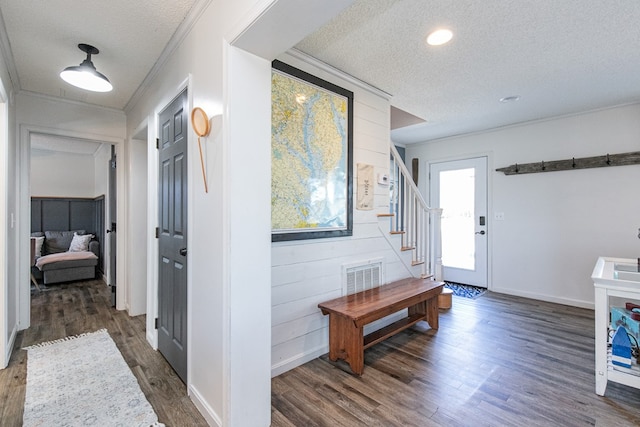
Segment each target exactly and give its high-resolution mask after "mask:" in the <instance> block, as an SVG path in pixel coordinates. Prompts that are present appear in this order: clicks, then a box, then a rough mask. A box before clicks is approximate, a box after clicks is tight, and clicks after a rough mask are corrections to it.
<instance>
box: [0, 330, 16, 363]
mask: <svg viewBox="0 0 640 427" xmlns="http://www.w3.org/2000/svg"><path fill="white" fill-rule="evenodd" d="M17 335H18V325H15V326H14V327H13V329H12V330H11V334H10V335H9V339H8V342H7V348H6V352H5V353H6V354H5V355H4V360H3V361H2V362H4V363H2V366H0V369H4V368H6V367H7V366H9V361H10V360H11V353H12V352H13V346H14V344H15V343H16V336H17Z"/></svg>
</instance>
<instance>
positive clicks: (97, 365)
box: [23, 329, 164, 427]
mask: <svg viewBox="0 0 640 427" xmlns="http://www.w3.org/2000/svg"><path fill="white" fill-rule="evenodd" d="M25 350H27V351H28V353H27V391H26V396H25V403H24V415H23V426H24V427H35V426H54V425H55V426H88V425H91V426H101V427H106V426H140V427H142V426H145V427H148V426H164V424H161V423H158V417H157V415H156V413H155V412H154V411H153V408H152V407H151V404H150V403H149V402H148V401H147V399H146V397H145V395H144V394H143V393H142V390H140V386H139V385H138V381H137V380H136V377H135V376H134V375H133V373H132V372H131V369H129V366H128V365H127V363H126V362H125V361H124V359H123V358H122V355H121V354H120V351H119V350H118V347H116V344H115V343H114V342H113V340H112V339H111V337H110V336H109V333H108V332H107V330H106V329H101V330H99V331H96V332H91V333H87V334H82V335H78V336H74V337H67V338H63V339H61V340H56V341H51V342H46V343H42V344H37V345H34V346H31V347H27V348H25Z"/></svg>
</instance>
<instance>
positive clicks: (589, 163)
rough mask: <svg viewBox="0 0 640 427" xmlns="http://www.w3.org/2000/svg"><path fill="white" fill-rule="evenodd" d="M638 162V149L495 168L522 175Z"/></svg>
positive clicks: (499, 170)
mask: <svg viewBox="0 0 640 427" xmlns="http://www.w3.org/2000/svg"><path fill="white" fill-rule="evenodd" d="M638 164H640V151H632V152H629V153H620V154H608V153H607V154H606V155H604V156H595V157H582V158H578V159H576V158H575V157H572V158H570V159H567V160H552V161H544V160H543V161H542V162H536V163H516V164H514V165H511V166H507V167H504V168H499V169H496V172H504V174H505V175H522V174H525V173H540V172H557V171H564V170H573V169H589V168H602V167H609V166H628V165H638Z"/></svg>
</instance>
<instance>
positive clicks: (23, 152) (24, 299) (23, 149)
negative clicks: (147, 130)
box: [17, 124, 126, 330]
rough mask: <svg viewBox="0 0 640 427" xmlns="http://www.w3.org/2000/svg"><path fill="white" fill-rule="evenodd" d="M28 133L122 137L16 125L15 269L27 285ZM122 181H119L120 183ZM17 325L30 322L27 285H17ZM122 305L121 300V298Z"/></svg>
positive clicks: (106, 139)
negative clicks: (17, 146)
mask: <svg viewBox="0 0 640 427" xmlns="http://www.w3.org/2000/svg"><path fill="white" fill-rule="evenodd" d="M31 134H44V135H53V136H59V137H68V138H76V139H84V140H88V141H95V142H100V143H104V144H114V145H116V146H120V147H122V146H123V144H124V140H123V139H121V138H115V137H111V136H106V135H100V138H96V135H95V134H91V133H86V132H77V131H70V130H68V129H58V128H49V127H44V126H34V125H25V124H21V125H20V126H19V138H20V139H19V141H20V147H19V151H20V153H19V158H20V160H19V162H20V165H19V169H18V170H19V174H20V177H19V182H20V183H19V187H20V188H19V192H18V198H19V202H18V207H19V212H18V213H17V216H18V231H17V233H18V244H17V246H18V254H19V255H18V268H19V270H18V271H20V272H21V273H20V283H24V284H28V285H30V283H31V280H30V278H29V271H30V268H29V251H30V248H29V235H30V233H31V221H30V216H31V209H30V204H31V194H30V192H29V189H30V188H31ZM124 169H125V168H122V169H119V171H118V181H119V183H118V191H120V189H121V188H122V191H123V194H122V195H121V194H118V216H120V215H121V209H122V210H123V211H122V214H124V212H126V211H124V206H123V205H125V203H124V200H123V196H124V191H125V189H124V188H123V186H124V185H125V176H124V173H125V171H124ZM121 183H122V184H121ZM125 249H126V248H125V247H124V242H122V243H118V248H117V256H118V258H126V253H125ZM118 280H121V281H122V282H123V283H124V271H122V272H120V273H118ZM18 305H19V307H18V312H19V314H18V324H19V329H21V330H22V329H27V328H28V327H29V326H30V325H31V289H30V286H26V285H23V286H19V289H18ZM122 305H124V301H122Z"/></svg>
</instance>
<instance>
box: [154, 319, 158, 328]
mask: <svg viewBox="0 0 640 427" xmlns="http://www.w3.org/2000/svg"><path fill="white" fill-rule="evenodd" d="M154 326H155V328H156V329H158V318H157V317H156V320H155V322H154Z"/></svg>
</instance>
